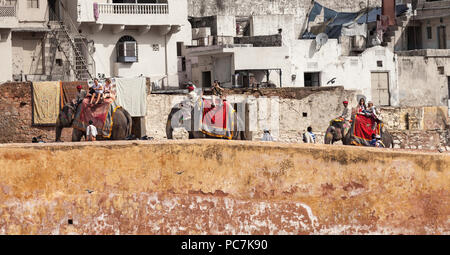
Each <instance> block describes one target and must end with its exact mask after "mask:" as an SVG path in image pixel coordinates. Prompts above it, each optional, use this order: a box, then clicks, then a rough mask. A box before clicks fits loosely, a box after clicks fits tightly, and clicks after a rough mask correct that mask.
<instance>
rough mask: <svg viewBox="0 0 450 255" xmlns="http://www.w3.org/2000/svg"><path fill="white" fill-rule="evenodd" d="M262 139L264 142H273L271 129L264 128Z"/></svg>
mask: <svg viewBox="0 0 450 255" xmlns="http://www.w3.org/2000/svg"><path fill="white" fill-rule="evenodd" d="M261 141H263V142H273V137H272V135H271V134H270V131H269V130H268V129H264V135H263V137H262V138H261Z"/></svg>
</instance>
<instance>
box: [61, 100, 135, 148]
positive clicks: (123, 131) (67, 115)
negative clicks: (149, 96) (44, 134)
mask: <svg viewBox="0 0 450 255" xmlns="http://www.w3.org/2000/svg"><path fill="white" fill-rule="evenodd" d="M80 107H81V104H78V105H77V104H73V103H70V104H66V105H65V106H64V107H63V109H62V110H61V111H60V113H59V116H58V119H57V121H56V142H60V141H61V133H62V129H63V128H69V127H72V124H73V121H74V118H75V115H76V113H77V111H79V110H81V109H78V108H80ZM131 125H132V119H131V115H130V114H129V113H128V112H127V111H126V110H125V109H123V108H118V109H117V110H116V112H115V113H114V117H113V125H112V129H111V137H110V138H109V140H125V138H127V137H128V136H130V135H131ZM85 135H86V134H85V132H83V131H81V130H79V129H76V128H74V129H73V132H72V142H79V141H81V138H82V137H83V136H85ZM99 140H102V139H101V138H100V139H99Z"/></svg>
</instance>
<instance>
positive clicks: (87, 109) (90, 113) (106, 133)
mask: <svg viewBox="0 0 450 255" xmlns="http://www.w3.org/2000/svg"><path fill="white" fill-rule="evenodd" d="M90 100H91V98H90V97H86V98H85V99H84V100H83V102H82V103H81V105H80V106H79V107H78V110H77V113H76V115H75V120H74V122H73V127H74V128H76V129H78V130H81V131H83V132H86V128H87V126H89V121H90V120H92V122H93V123H94V126H95V127H96V128H97V130H98V131H99V132H98V134H99V135H101V136H103V138H110V137H111V131H112V126H113V121H114V113H115V112H116V111H117V109H119V108H121V106H118V105H117V104H116V103H115V102H114V101H113V100H112V99H110V98H107V99H105V100H104V102H103V103H101V104H97V105H92V106H90V104H89V103H90Z"/></svg>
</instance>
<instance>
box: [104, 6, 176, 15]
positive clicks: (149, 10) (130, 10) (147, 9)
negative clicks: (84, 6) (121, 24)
mask: <svg viewBox="0 0 450 255" xmlns="http://www.w3.org/2000/svg"><path fill="white" fill-rule="evenodd" d="M98 13H99V14H100V15H102V14H134V15H145V14H169V5H168V4H104V3H99V4H98Z"/></svg>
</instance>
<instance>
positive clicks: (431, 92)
mask: <svg viewBox="0 0 450 255" xmlns="http://www.w3.org/2000/svg"><path fill="white" fill-rule="evenodd" d="M438 55H440V54H438ZM444 55H447V57H423V56H399V57H398V85H399V100H400V105H401V106H433V105H439V106H448V100H449V95H448V85H449V84H448V78H447V77H450V58H449V56H450V54H449V53H447V54H444ZM439 67H442V68H444V73H443V74H441V73H440V72H439V70H438V68H439Z"/></svg>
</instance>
